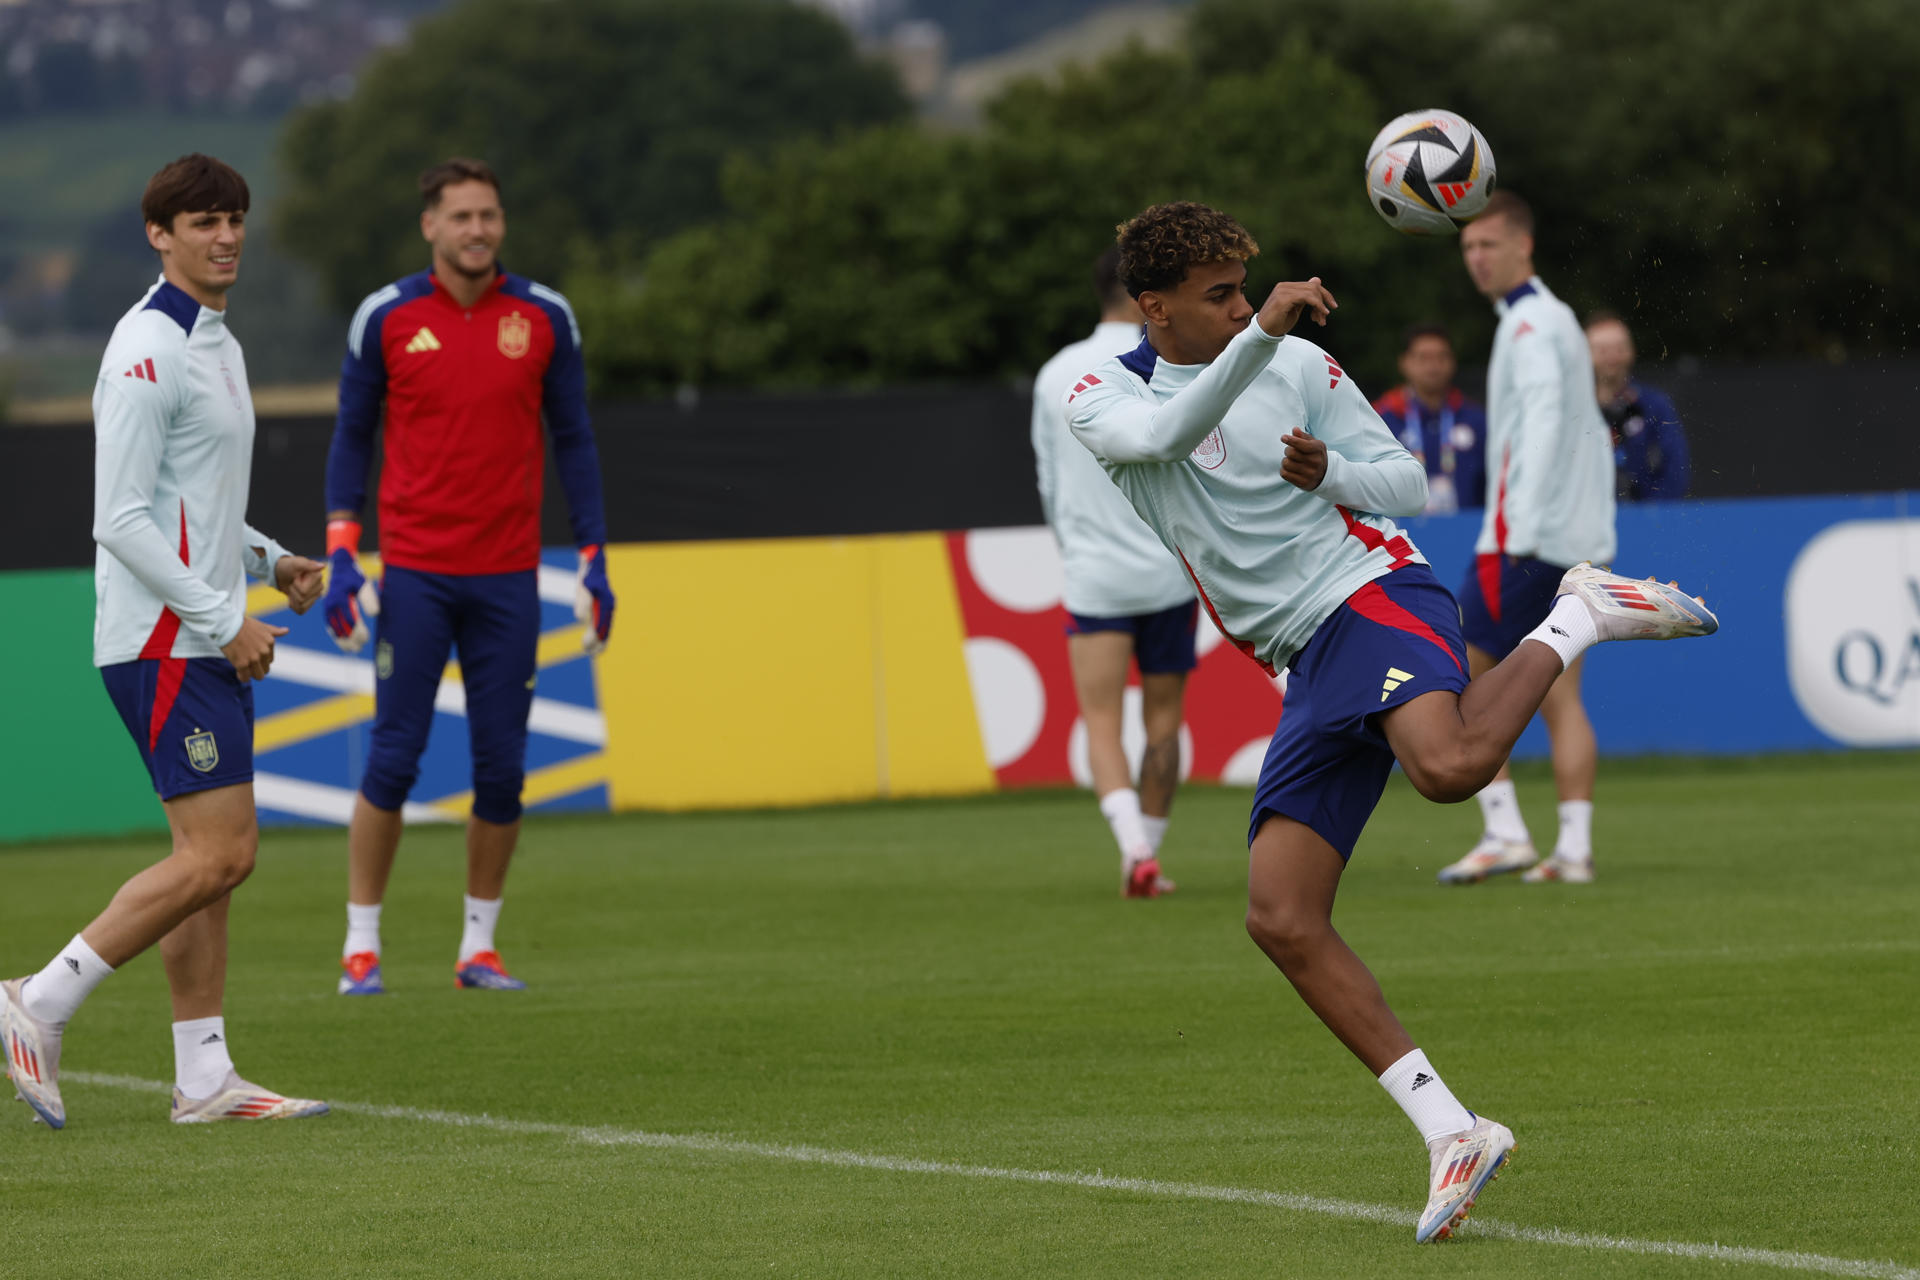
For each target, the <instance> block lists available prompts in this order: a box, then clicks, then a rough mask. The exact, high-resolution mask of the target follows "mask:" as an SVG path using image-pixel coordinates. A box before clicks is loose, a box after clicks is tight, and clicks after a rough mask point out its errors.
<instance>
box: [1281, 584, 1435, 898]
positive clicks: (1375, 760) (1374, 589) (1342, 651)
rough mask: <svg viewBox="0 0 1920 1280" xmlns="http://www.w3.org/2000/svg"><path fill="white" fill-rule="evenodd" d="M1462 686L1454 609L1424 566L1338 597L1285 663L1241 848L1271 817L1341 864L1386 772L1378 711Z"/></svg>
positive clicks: (1387, 755) (1389, 754)
mask: <svg viewBox="0 0 1920 1280" xmlns="http://www.w3.org/2000/svg"><path fill="white" fill-rule="evenodd" d="M1466 687H1467V650H1466V645H1465V643H1464V642H1462V640H1461V639H1460V611H1459V606H1458V605H1456V604H1455V603H1454V600H1453V596H1452V594H1451V593H1450V592H1448V590H1447V589H1446V588H1445V587H1443V586H1441V585H1440V582H1439V580H1438V579H1437V578H1435V577H1434V576H1433V573H1432V571H1431V570H1429V569H1428V568H1427V567H1426V566H1425V565H1423V564H1410V565H1407V566H1405V567H1404V568H1401V569H1396V570H1394V571H1393V572H1392V573H1390V574H1388V575H1387V576H1386V577H1384V578H1376V579H1374V580H1373V581H1372V582H1369V583H1368V584H1367V585H1366V586H1364V587H1362V588H1360V589H1359V590H1358V591H1356V592H1354V593H1353V594H1352V595H1351V596H1348V597H1347V600H1346V603H1344V604H1342V605H1341V606H1340V607H1339V608H1338V609H1335V610H1334V611H1333V613H1332V614H1330V615H1328V617H1327V620H1326V621H1325V622H1323V623H1321V624H1320V627H1319V629H1318V630H1316V631H1315V632H1314V633H1313V637H1312V638H1311V639H1309V640H1308V641H1307V645H1306V648H1304V649H1302V650H1300V652H1299V653H1296V654H1295V655H1294V656H1293V661H1292V662H1291V663H1289V664H1288V674H1287V693H1286V697H1285V699H1284V700H1283V701H1282V703H1281V707H1280V727H1279V728H1278V729H1276V730H1274V733H1273V742H1272V744H1271V745H1270V746H1268V748H1267V759H1266V763H1264V764H1262V765H1261V766H1260V781H1259V783H1258V785H1257V787H1256V788H1255V791H1254V795H1253V819H1252V821H1251V823H1249V825H1248V827H1247V843H1248V844H1252V843H1253V838H1254V836H1256V835H1258V834H1259V832H1260V827H1261V825H1262V824H1263V823H1265V822H1266V820H1267V819H1268V818H1270V817H1273V816H1275V815H1278V816H1280V817H1283V818H1292V819H1293V820H1294V821H1296V822H1301V823H1305V824H1306V825H1307V826H1308V827H1311V828H1312V829H1313V831H1314V833H1315V834H1317V835H1318V836H1320V837H1321V838H1322V839H1323V840H1325V841H1326V842H1327V843H1328V844H1330V845H1332V846H1333V847H1334V849H1335V850H1336V851H1337V852H1338V853H1339V854H1340V857H1341V858H1342V859H1343V860H1344V859H1346V858H1349V857H1352V856H1353V846H1354V842H1355V841H1357V840H1358V839H1359V838H1360V829H1361V828H1362V827H1364V826H1366V825H1367V819H1368V818H1369V817H1371V816H1372V814H1373V807H1374V806H1375V805H1377V804H1379V803H1380V793H1381V792H1382V791H1383V790H1385V789H1386V785H1387V775H1388V774H1390V773H1392V772H1393V750H1392V748H1390V747H1389V746H1388V745H1387V738H1386V735H1385V734H1384V733H1382V732H1381V731H1380V727H1379V723H1378V716H1379V714H1380V712H1382V711H1390V710H1392V709H1393V708H1394V707H1397V706H1399V705H1400V704H1401V703H1403V702H1407V701H1410V700H1411V699H1413V698H1417V697H1419V696H1420V695H1421V694H1423V693H1432V692H1433V691H1434V690H1436V689H1449V690H1452V691H1453V692H1455V693H1458V692H1459V691H1460V690H1462V689H1464V688H1466Z"/></svg>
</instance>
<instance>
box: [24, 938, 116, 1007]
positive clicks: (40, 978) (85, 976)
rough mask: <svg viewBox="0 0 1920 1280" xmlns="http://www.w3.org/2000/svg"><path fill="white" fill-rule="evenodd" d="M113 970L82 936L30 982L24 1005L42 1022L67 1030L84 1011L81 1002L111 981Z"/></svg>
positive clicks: (75, 939) (62, 950)
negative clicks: (68, 1024)
mask: <svg viewBox="0 0 1920 1280" xmlns="http://www.w3.org/2000/svg"><path fill="white" fill-rule="evenodd" d="M112 972H113V966H112V965H110V964H108V963H107V962H106V961H105V960H102V959H101V958H100V957H99V956H98V955H95V954H94V950H93V948H92V947H90V946H88V945H87V943H86V939H84V938H82V937H81V936H80V935H79V934H77V933H76V934H74V935H73V941H72V942H69V943H68V944H67V945H66V946H64V947H62V948H60V954H59V955H57V956H55V957H54V958H53V959H51V960H49V961H47V967H46V968H44V969H42V970H41V971H40V972H38V973H36V974H34V975H33V976H32V977H31V978H28V979H27V980H26V983H25V984H24V985H23V986H22V987H21V989H20V1003H21V1004H23V1005H25V1006H26V1009H27V1012H28V1013H30V1014H32V1015H33V1016H34V1017H36V1018H38V1019H40V1021H42V1022H51V1023H52V1024H53V1025H54V1026H56V1027H63V1026H65V1025H66V1024H67V1020H68V1019H70V1018H72V1017H73V1015H74V1014H75V1012H77V1011H78V1010H79V1008H80V1003H81V1001H83V1000H85V999H86V998H87V997H88V996H90V995H92V994H93V989H94V988H95V987H97V986H99V985H100V984H101V983H102V982H105V981H106V980H107V975H108V974H110V973H112Z"/></svg>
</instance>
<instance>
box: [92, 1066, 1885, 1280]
mask: <svg viewBox="0 0 1920 1280" xmlns="http://www.w3.org/2000/svg"><path fill="white" fill-rule="evenodd" d="M65 1078H66V1080H67V1081H69V1082H72V1083H75V1084H91V1085H99V1086H101V1087H103V1088H109V1089H134V1090H138V1091H140V1092H143V1093H166V1092H168V1091H169V1090H170V1089H171V1086H170V1085H166V1084H162V1083H160V1082H159V1081H157V1080H141V1079H139V1078H137V1077H134V1076H114V1075H96V1074H93V1073H91V1072H81V1071H70V1072H67V1073H66V1076H65ZM331 1105H332V1107H333V1109H334V1110H335V1111H340V1112H345V1113H347V1114H349V1115H360V1116H372V1117H374V1118H375V1119H379V1120H404V1121H410V1122H412V1123H415V1124H438V1125H448V1126H450V1127H453V1128H460V1129H482V1130H485V1131H487V1132H488V1133H505V1134H515V1135H520V1136H524V1137H548V1138H563V1139H566V1140H568V1141H572V1142H583V1143H586V1144H588V1145H590V1146H597V1147H651V1148H654V1149H657V1150H663V1151H702V1152H710V1153H713V1154H715V1155H729V1156H744V1157H746V1158H748V1159H754V1160H784V1161H787V1162H790V1163H794V1164H817V1165H830V1166H832V1167H834V1168H840V1169H872V1170H877V1171H879V1172H882V1173H930V1174H941V1175H945V1176H947V1177H953V1178H978V1179H983V1180H986V1181H992V1182H1021V1183H1029V1184H1034V1185H1040V1186H1053V1187H1073V1188H1077V1189H1083V1190H1092V1191H1123V1192H1127V1193H1128V1194H1131V1195H1141V1196H1159V1197H1162V1198H1165V1199H1172V1200H1211V1201H1219V1202H1225V1203H1229V1204H1251V1205H1259V1206H1261V1207H1262V1208H1268V1209H1281V1210H1285V1211H1287V1212H1289V1213H1310V1214H1317V1215H1319V1216H1320V1217H1323V1218H1346V1219H1350V1220H1355V1221H1360V1222H1377V1223H1381V1224H1383V1225H1386V1226H1394V1227H1404V1228H1407V1229H1409V1230H1411V1229H1412V1227H1413V1225H1414V1223H1415V1222H1416V1221H1417V1219H1418V1217H1419V1215H1418V1214H1415V1213H1411V1212H1409V1211H1407V1210H1405V1209H1396V1208H1393V1207H1391V1206H1389V1205H1384V1204H1366V1203H1364V1202H1361V1201H1358V1200H1335V1199H1331V1198H1329V1197H1326V1196H1303V1195H1290V1194H1287V1193H1285V1192H1279V1191H1261V1190H1258V1189H1256V1188H1252V1187H1216V1186H1209V1185H1207V1184H1206V1183H1199V1182H1163V1181H1161V1180H1160V1179H1158V1178H1121V1177H1115V1176H1113V1175H1110V1174H1104V1173H1068V1172H1061V1171H1058V1170H1053V1169H1007V1168H1001V1167H999V1166H996V1165H984V1164H954V1163H951V1162H948V1161H944V1160H914V1159H910V1158H908V1157H905V1156H883V1155H871V1154H868V1153H866V1152H861V1151H837V1150H834V1149H832V1148H830V1147H809V1146H795V1145H787V1144H783V1143H769V1142H743V1141H740V1140H739V1139H735V1138H716V1137H709V1136H706V1135H704V1134H682V1133H651V1132H648V1131H647V1130H644V1129H615V1128H612V1127H609V1126H605V1125H572V1124H549V1123H543V1122H540V1121H534V1120H502V1119H498V1118H497V1117H494V1116H489V1115H470V1114H467V1113H464V1112H459V1111H424V1110H421V1109H419V1108H416V1107H389V1106H382V1105H380V1104H378V1103H371V1102H335V1103H332V1104H331ZM1462 1230H1463V1231H1464V1232H1469V1233H1472V1234H1474V1235H1484V1236H1494V1237H1497V1238H1499V1239H1502V1240H1519V1241H1523V1242H1525V1243H1528V1244H1550V1245H1560V1246H1563V1247H1565V1248H1571V1249H1602V1250H1607V1251H1610V1252H1613V1253H1640V1254H1650V1255H1653V1256H1656V1257H1666V1258H1698V1259H1701V1260H1703V1261H1708V1262H1721V1263H1744V1264H1746V1265H1748V1266H1759V1267H1776V1268H1779V1269H1780V1270H1783V1271H1812V1272H1817V1273H1819V1274H1821V1275H1830V1276H1860V1277H1864V1278H1865V1280H1920V1269H1916V1268H1913V1267H1905V1266H1901V1265H1900V1264H1898V1263H1895V1262H1868V1261H1859V1260H1856V1259H1853V1258H1833V1257H1827V1256H1826V1255H1824V1254H1818V1253H1790V1252H1786V1251H1783V1250H1778V1249H1748V1248H1742V1247H1740V1246H1737V1245H1725V1244H1691V1243H1688V1242H1686V1241H1679V1240H1636V1239H1633V1238H1631V1237H1628V1236H1606V1235H1595V1234H1592V1233H1590V1232H1584V1231H1562V1230H1560V1229H1559V1228H1557V1227H1523V1226H1518V1225H1515V1224H1513V1223H1508V1222H1500V1221H1497V1220H1489V1219H1484V1218H1471V1219H1469V1220H1468V1222H1467V1224H1466V1226H1465V1227H1463V1228H1462Z"/></svg>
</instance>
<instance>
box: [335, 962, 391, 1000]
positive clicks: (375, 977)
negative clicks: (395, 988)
mask: <svg viewBox="0 0 1920 1280" xmlns="http://www.w3.org/2000/svg"><path fill="white" fill-rule="evenodd" d="M340 967H341V968H342V969H344V970H346V972H345V973H343V974H341V975H340V994H341V995H343V996H383V995H385V994H387V984H386V983H384V982H382V981H381V980H380V956H379V953H377V952H373V951H356V952H354V953H353V954H352V955H350V956H348V957H347V958H346V959H344V960H342V961H341V962H340Z"/></svg>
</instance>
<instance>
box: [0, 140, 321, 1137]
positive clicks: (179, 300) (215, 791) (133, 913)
mask: <svg viewBox="0 0 1920 1280" xmlns="http://www.w3.org/2000/svg"><path fill="white" fill-rule="evenodd" d="M249 202H250V200H249V195H248V191H247V184H246V181H245V180H244V179H243V178H241V176H240V175H239V174H238V173H236V172H234V171H233V170H232V169H231V168H229V167H227V166H226V165H224V164H222V163H221V162H220V161H218V160H215V159H212V158H211V157H208V156H203V155H190V156H183V157H182V158H181V159H179V160H176V161H175V162H174V163H172V164H170V165H168V166H167V167H166V168H164V169H162V170H161V171H160V172H159V173H157V174H155V175H154V176H153V180H152V181H151V182H149V183H148V184H147V190H146V194H145V196H144V197H143V198H142V200H141V202H140V209H141V213H142V215H143V216H144V217H145V219H146V224H147V242H148V243H149V244H151V245H152V246H153V248H154V250H155V251H156V252H157V253H159V255H160V264H161V277H160V282H159V283H158V284H156V285H154V287H153V288H151V289H149V290H148V291H147V294H146V296H145V297H143V298H141V299H140V301H139V302H138V303H136V304H135V305H134V308H133V310H131V311H129V312H127V314H126V315H125V316H123V317H121V320H120V323H119V324H118V325H116V326H115V327H114V330H113V337H112V339H111V340H109V341H108V343H107V352H106V356H105V358H104V359H103V360H102V361H101V365H100V379H99V382H98V383H96V384H95V386H94V390H93V420H94V435H95V446H96V447H95V452H94V458H95V461H94V513H93V536H94V540H95V541H96V542H98V543H99V544H100V553H99V565H98V568H97V570H96V572H95V574H94V582H95V593H96V617H95V623H94V642H93V660H94V665H96V666H98V667H99V668H100V675H101V677H102V679H104V680H105V682H106V686H107V693H108V694H109V695H110V696H111V697H112V699H113V704H114V706H115V707H116V708H117V709H118V710H119V712H120V717H121V719H122V720H124V721H125V722H126V725H127V731H128V732H129V733H131V734H132V735H133V740H134V745H135V746H137V747H138V748H139V750H140V758H141V759H142V760H143V761H144V762H145V763H146V766H147V772H148V773H149V774H150V775H151V776H152V778H153V786H154V790H155V791H157V792H159V794H160V801H161V806H162V807H163V808H164V809H165V810H166V814H167V826H168V827H169V828H171V829H172V832H173V852H172V854H171V855H170V856H168V857H167V858H165V859H163V860H161V861H160V862H157V863H155V864H154V865H153V866H151V867H148V868H147V869H146V870H145V871H142V872H141V873H140V874H139V875H137V876H135V877H133V879H131V880H129V881H127V882H126V883H125V884H124V885H122V886H121V887H120V892H119V893H117V894H115V895H114V898H113V901H112V902H110V903H108V904H107V909H106V910H105V911H103V912H101V913H100V915H99V916H98V917H96V918H95V920H94V921H93V923H92V924H89V925H88V926H87V927H86V928H85V929H83V930H81V931H80V932H79V933H78V934H76V935H74V938H73V941H71V942H69V943H68V944H67V945H66V946H65V947H64V948H62V949H61V951H60V954H58V955H56V956H55V957H54V958H53V959H52V960H51V961H49V962H48V963H47V966H46V968H44V969H42V970H41V971H40V972H38V973H35V974H33V975H31V976H29V977H25V978H14V979H11V980H9V981H7V982H5V983H0V1049H4V1051H5V1054H6V1062H7V1074H8V1076H10V1077H11V1078H12V1080H13V1085H14V1088H15V1089H16V1090H18V1096H19V1097H20V1098H21V1099H22V1100H23V1101H25V1102H26V1104H27V1105H28V1106H30V1107H32V1108H33V1111H34V1114H35V1115H36V1116H37V1117H38V1118H39V1119H41V1120H43V1121H45V1122H46V1123H47V1124H49V1125H51V1126H52V1127H53V1128H55V1129H59V1128H63V1127H64V1126H65V1125H66V1122H67V1111H66V1106H65V1104H64V1103H63V1102H62V1100H61V1097H60V1040H61V1036H62V1035H63V1033H64V1032H65V1031H66V1027H67V1021H68V1019H70V1018H72V1017H73V1015H74V1013H75V1012H76V1011H77V1010H78V1009H79V1008H80V1004H81V1002H82V1001H84V1000H85V999H86V998H87V996H88V995H90V994H91V993H92V992H93V990H94V988H95V987H97V986H99V985H100V983H101V982H102V981H104V980H105V979H106V978H107V976H108V975H109V974H111V973H112V972H113V971H114V970H116V969H118V968H119V967H120V966H122V965H124V964H126V963H127V962H128V961H129V960H131V959H133V958H134V957H135V956H137V955H139V954H140V953H141V952H142V951H145V950H146V949H147V948H148V947H151V946H152V945H154V944H155V943H156V942H157V943H159V944H160V958H161V961H162V963H163V964H164V965H165V966H166V970H167V986H168V987H169V988H170V989H171V991H172V994H173V1018H174V1022H173V1052H174V1090H173V1120H174V1123H176V1124H194V1123H201V1122H205V1121H211V1120H272V1119H283V1118H293V1117H299V1116H317V1115H323V1114H325V1112H326V1110H327V1104H326V1103H324V1102H310V1101H306V1100H304V1099H300V1098H285V1097H282V1096H280V1095H279V1094H277V1093H274V1092H273V1091H272V1090H270V1089H262V1088H261V1087H260V1086H258V1085H255V1084H249V1083H248V1082H247V1081H245V1080H242V1079H241V1078H240V1076H239V1074H238V1073H237V1072H236V1071H235V1070H234V1067H233V1059H232V1057H231V1056H230V1055H229V1053H228V1043H227V1028H226V1020H225V1018H223V1017H222V1016H221V1004H222V999H223V996H224V994H225V990H226V982H227V902H228V896H229V895H230V894H231V893H232V891H233V890H234V889H235V888H237V887H238V886H239V885H240V883H241V882H242V881H243V880H245V879H246V878H247V875H248V873H249V872H251V871H252V870H253V860H254V851H255V848H256V847H257V846H258V844H259V838H260V833H259V827H258V826H257V825H256V822H255V817H254V808H253V689H252V688H251V686H250V685H249V684H248V682H249V681H251V680H257V679H259V678H260V677H262V676H264V675H266V674H267V669H268V668H269V667H270V666H271V665H272V664H273V644H274V637H276V636H282V635H285V634H286V628H285V627H273V626H268V625H266V624H265V623H263V622H260V621H259V620H258V619H255V618H250V617H248V616H247V582H246V580H247V578H248V577H255V578H263V579H266V580H267V581H269V582H272V583H273V584H274V585H276V586H277V587H279V588H280V590H281V591H283V592H285V593H286V595H287V599H288V601H289V603H290V604H291V605H292V607H293V610H294V612H295V613H304V612H306V610H307V609H308V608H309V607H311V606H312V604H313V602H314V601H315V600H316V599H318V598H319V595H320V588H321V566H320V565H319V564H318V563H317V562H316V561H313V560H308V559H304V558H302V557H300V556H295V555H289V554H288V553H287V552H286V551H285V550H284V549H283V548H282V547H281V546H280V545H279V544H278V543H276V542H274V541H273V539H271V538H269V537H267V536H266V535H265V534H262V533H259V532H257V531H256V530H254V529H252V528H250V527H249V526H248V525H247V523H246V510H247V479H248V474H249V470H250V468H251V466H252V462H253V400H252V397H251V396H250V395H249V393H248V390H247V370H246V364H245V362H244V361H243V360H242V359H241V355H240V344H239V343H238V342H237V341H235V339H234V337H233V334H232V332H231V331H230V330H229V329H228V328H227V315H226V308H227V290H229V289H230V288H232V287H233V283H234V280H235V278H236V277H237V275H238V273H239V270H240V249H241V246H242V245H243V244H244V242H245V240H246V213H247V206H248V204H249Z"/></svg>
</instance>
